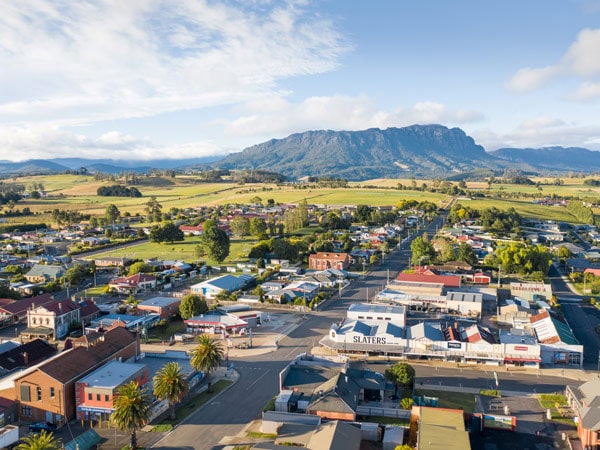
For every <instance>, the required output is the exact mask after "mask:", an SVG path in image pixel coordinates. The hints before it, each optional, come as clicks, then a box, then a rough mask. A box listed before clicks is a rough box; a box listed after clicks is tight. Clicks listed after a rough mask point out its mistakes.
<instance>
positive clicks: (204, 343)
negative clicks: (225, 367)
mask: <svg viewBox="0 0 600 450" xmlns="http://www.w3.org/2000/svg"><path fill="white" fill-rule="evenodd" d="M222 359H223V349H222V348H221V346H220V345H219V343H218V342H217V341H216V340H215V339H212V338H211V337H210V336H208V335H207V334H202V335H200V336H198V345H197V346H196V347H195V348H194V349H192V351H191V358H190V365H191V366H192V367H193V368H194V369H196V370H198V371H202V372H205V373H206V376H207V377H209V376H210V373H211V372H212V371H213V370H215V369H216V368H217V367H219V365H220V364H221V360H222ZM208 390H209V391H210V382H209V383H208Z"/></svg>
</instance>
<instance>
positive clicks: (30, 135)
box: [0, 125, 229, 161]
mask: <svg viewBox="0 0 600 450" xmlns="http://www.w3.org/2000/svg"><path fill="white" fill-rule="evenodd" d="M0 150H1V152H2V159H4V160H12V161H22V160H24V159H37V158H40V159H45V158H56V157H62V158H66V157H79V158H90V159H98V158H100V157H101V158H109V159H110V158H112V159H117V160H120V159H122V160H136V159H139V160H150V159H156V158H157V157H161V158H167V159H168V158H173V159H177V158H182V157H186V158H192V157H202V156H212V155H219V154H223V153H228V152H229V151H228V150H227V149H224V148H221V147H219V146H217V145H215V144H214V143H211V142H191V143H187V144H180V145H170V146H164V145H158V144H156V143H153V142H152V141H151V140H150V139H148V138H142V139H138V138H135V137H133V136H129V135H125V134H123V133H120V132H118V131H110V132H107V133H104V134H102V135H100V136H99V137H97V138H92V137H89V136H84V135H81V134H77V133H72V132H68V131H65V130H62V129H60V128H58V127H49V126H47V125H34V126H28V127H22V126H2V127H0Z"/></svg>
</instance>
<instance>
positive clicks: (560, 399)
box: [538, 394, 576, 427]
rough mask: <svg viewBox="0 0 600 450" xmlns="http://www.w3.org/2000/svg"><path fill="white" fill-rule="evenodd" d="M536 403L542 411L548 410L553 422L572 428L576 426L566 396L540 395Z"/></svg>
mask: <svg viewBox="0 0 600 450" xmlns="http://www.w3.org/2000/svg"><path fill="white" fill-rule="evenodd" d="M538 401H539V402H540V406H541V407H542V408H543V409H544V411H546V410H548V409H549V410H550V414H551V416H552V420H553V421H555V422H561V423H564V424H565V425H570V426H573V427H574V426H576V424H575V422H574V421H573V417H572V414H573V413H572V411H571V409H570V408H569V404H568V403H567V397H566V396H564V395H558V394H541V395H540V396H539V397H538Z"/></svg>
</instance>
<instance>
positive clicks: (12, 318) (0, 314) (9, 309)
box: [0, 294, 54, 325]
mask: <svg viewBox="0 0 600 450" xmlns="http://www.w3.org/2000/svg"><path fill="white" fill-rule="evenodd" d="M53 301H54V297H52V295H51V294H42V295H38V296H36V297H30V298H23V299H21V300H17V301H16V302H12V303H10V304H7V305H4V306H0V320H1V321H2V323H4V324H6V325H10V324H16V323H20V322H24V321H25V320H26V319H27V312H28V311H29V310H30V309H32V308H35V307H36V306H42V305H45V304H47V303H50V302H53Z"/></svg>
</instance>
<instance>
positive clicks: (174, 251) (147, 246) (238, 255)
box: [84, 236, 255, 266]
mask: <svg viewBox="0 0 600 450" xmlns="http://www.w3.org/2000/svg"><path fill="white" fill-rule="evenodd" d="M199 243H200V237H199V236H190V237H186V238H185V240H184V241H183V242H175V243H173V244H165V243H162V244H159V243H156V242H144V243H142V244H137V245H132V246H129V247H127V248H120V249H115V250H107V251H106V252H102V253H98V254H95V255H94V258H99V257H106V256H113V257H118V258H122V257H126V258H131V259H141V260H144V261H146V260H148V259H150V258H158V259H175V260H184V261H198V260H202V261H205V262H206V264H208V265H209V266H214V265H218V263H217V262H216V261H213V260H211V259H210V258H208V257H206V256H204V257H201V258H199V257H198V256H196V246H197V245H198V244H199ZM254 243H255V240H253V239H232V240H231V248H230V252H229V256H228V257H227V259H226V260H225V261H224V262H223V264H234V263H236V262H245V261H247V260H248V253H249V252H250V250H251V248H252V246H253V245H254ZM84 257H85V256H84Z"/></svg>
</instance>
